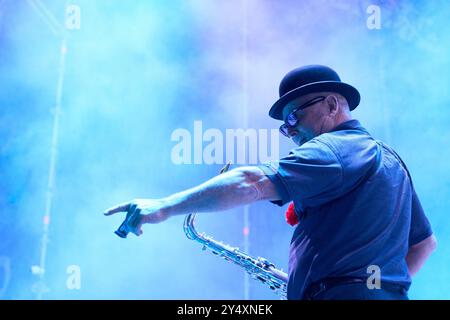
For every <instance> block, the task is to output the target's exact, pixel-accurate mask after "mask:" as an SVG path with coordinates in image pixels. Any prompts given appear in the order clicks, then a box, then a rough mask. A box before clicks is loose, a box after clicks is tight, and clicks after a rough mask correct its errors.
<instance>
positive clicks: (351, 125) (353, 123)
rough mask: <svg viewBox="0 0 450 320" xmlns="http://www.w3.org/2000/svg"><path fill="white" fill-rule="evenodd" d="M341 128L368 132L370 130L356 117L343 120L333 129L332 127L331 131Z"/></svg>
mask: <svg viewBox="0 0 450 320" xmlns="http://www.w3.org/2000/svg"><path fill="white" fill-rule="evenodd" d="M340 130H362V131H364V132H367V133H368V131H367V130H366V129H365V128H364V127H363V126H362V125H361V123H360V122H359V121H358V120H356V119H351V120H348V121H345V122H342V123H341V124H339V125H337V126H336V127H334V128H333V129H331V130H330V132H333V131H340Z"/></svg>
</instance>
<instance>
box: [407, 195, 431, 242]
mask: <svg viewBox="0 0 450 320" xmlns="http://www.w3.org/2000/svg"><path fill="white" fill-rule="evenodd" d="M412 189H413V194H412V206H411V229H410V231H409V246H410V247H411V246H413V245H415V244H417V243H419V242H420V241H422V240H425V239H426V238H428V237H429V236H431V235H432V234H433V231H432V230H431V225H430V222H429V221H428V218H427V217H426V215H425V212H424V211H423V208H422V204H421V203H420V201H419V198H418V197H417V194H416V191H415V190H414V187H413V188H412Z"/></svg>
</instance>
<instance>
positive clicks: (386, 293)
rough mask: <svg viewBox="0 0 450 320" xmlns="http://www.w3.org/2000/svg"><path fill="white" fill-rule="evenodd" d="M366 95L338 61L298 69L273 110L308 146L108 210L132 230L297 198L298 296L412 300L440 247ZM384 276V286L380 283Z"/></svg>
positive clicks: (294, 269) (293, 295)
mask: <svg viewBox="0 0 450 320" xmlns="http://www.w3.org/2000/svg"><path fill="white" fill-rule="evenodd" d="M359 101H360V95H359V92H358V91H357V90H356V89H355V88H354V87H352V86H350V85H348V84H346V83H343V82H341V80H340V78H339V76H338V74H337V73H336V72H335V71H334V70H332V69H331V68H329V67H325V66H319V65H311V66H305V67H302V68H297V69H294V70H292V71H291V72H289V73H288V74H287V75H286V76H285V77H284V78H283V80H282V81H281V84H280V99H279V100H278V101H277V102H276V103H275V104H274V105H273V106H272V108H271V109H270V111H269V115H270V116H271V117H272V118H275V119H278V120H282V121H284V124H283V125H282V126H281V127H280V131H281V132H282V133H283V134H284V135H285V136H287V137H289V138H291V139H292V140H293V141H294V142H295V143H296V144H297V145H298V146H299V147H298V148H296V149H293V150H292V151H291V152H290V154H289V156H287V157H285V158H283V159H281V160H279V161H275V162H269V163H265V164H263V165H260V166H244V167H240V168H236V169H234V170H231V171H229V172H226V173H224V174H221V175H219V176H216V177H214V178H212V179H210V180H209V181H206V182H205V183H203V184H201V185H199V186H197V187H194V188H192V189H189V190H185V191H182V192H180V193H176V194H173V195H171V196H169V197H167V198H164V199H155V200H153V199H152V200H150V199H138V200H133V201H131V202H129V203H124V204H121V205H118V206H116V207H113V208H111V209H108V210H107V211H106V212H105V215H111V214H114V213H117V212H127V214H128V216H130V217H132V219H131V220H130V222H129V227H130V228H131V229H132V231H133V233H135V234H137V235H141V234H142V228H141V227H142V224H145V223H159V222H162V221H164V220H166V219H168V218H169V217H171V216H174V215H180V214H188V213H192V212H206V211H207V212H210V211H220V210H226V209H230V208H233V207H237V206H241V205H245V204H250V203H252V202H255V201H259V200H269V201H272V202H273V203H275V204H277V205H279V206H281V205H284V204H286V203H288V202H290V201H292V202H293V203H294V208H295V215H296V218H297V219H296V220H298V221H299V223H298V224H297V226H296V228H295V231H294V234H293V237H292V241H291V247H290V257H289V280H288V299H408V297H407V291H408V288H409V286H410V283H411V276H412V275H414V274H415V273H417V271H418V270H419V269H420V268H421V266H422V265H423V263H424V262H425V260H426V259H427V258H428V256H429V255H430V253H431V251H432V250H433V249H434V248H435V246H436V240H435V238H434V236H433V234H432V231H431V227H430V224H429V222H428V219H427V218H426V216H425V214H424V212H423V209H422V206H421V204H420V202H419V199H418V198H417V195H416V193H415V191H414V187H413V185H412V181H411V177H410V176H409V172H408V170H407V168H406V166H405V165H404V163H403V161H402V160H401V159H400V157H399V156H398V155H397V154H396V153H395V152H394V151H393V150H392V149H391V148H390V147H388V146H387V145H385V144H383V143H382V142H380V141H377V140H374V139H373V138H372V137H371V136H370V134H369V133H368V132H367V130H366V129H364V128H363V127H362V126H361V124H360V123H359V122H358V120H355V119H352V116H351V113H350V111H352V110H354V109H355V108H356V107H357V106H358V104H359ZM372 272H375V273H374V274H373V276H379V278H380V280H381V283H378V284H379V285H378V284H377V281H374V283H370V281H368V280H371V277H370V276H372Z"/></svg>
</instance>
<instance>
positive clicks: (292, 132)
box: [288, 127, 298, 137]
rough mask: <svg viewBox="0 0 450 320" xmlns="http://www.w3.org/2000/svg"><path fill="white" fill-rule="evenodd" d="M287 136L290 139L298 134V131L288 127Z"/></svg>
mask: <svg viewBox="0 0 450 320" xmlns="http://www.w3.org/2000/svg"><path fill="white" fill-rule="evenodd" d="M288 134H289V136H290V137H293V136H296V135H297V134H298V131H297V130H296V129H295V127H288Z"/></svg>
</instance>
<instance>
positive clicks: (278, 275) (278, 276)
mask: <svg viewBox="0 0 450 320" xmlns="http://www.w3.org/2000/svg"><path fill="white" fill-rule="evenodd" d="M229 166H230V163H228V164H227V165H226V166H225V167H224V168H223V169H222V170H221V171H220V173H223V172H225V171H227V170H228V168H229ZM195 216H196V214H195V213H191V214H189V215H187V216H186V218H185V219H184V225H183V229H184V233H185V234H186V236H187V237H188V238H189V239H191V240H195V241H197V242H199V243H201V244H202V245H203V250H206V249H209V250H211V252H212V253H213V254H215V255H218V256H220V257H222V258H224V259H225V260H227V261H230V262H232V263H234V264H237V265H238V266H240V267H242V268H244V270H245V271H247V273H248V274H250V276H251V277H252V278H253V279H255V280H258V281H260V282H262V283H264V284H265V285H268V286H269V288H270V289H272V290H273V291H274V292H275V293H276V294H277V295H279V296H280V297H281V299H286V295H287V292H286V291H287V274H286V273H284V272H283V271H282V270H279V269H277V268H276V267H275V265H274V264H273V263H270V262H269V261H268V260H267V259H265V258H261V257H258V258H253V257H251V256H249V255H247V254H245V253H244V252H241V251H240V250H239V248H236V247H232V246H229V245H227V244H224V243H222V242H219V241H216V240H214V239H213V238H212V237H208V236H206V235H205V234H204V233H202V234H199V233H198V232H197V230H195V227H194V220H195Z"/></svg>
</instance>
